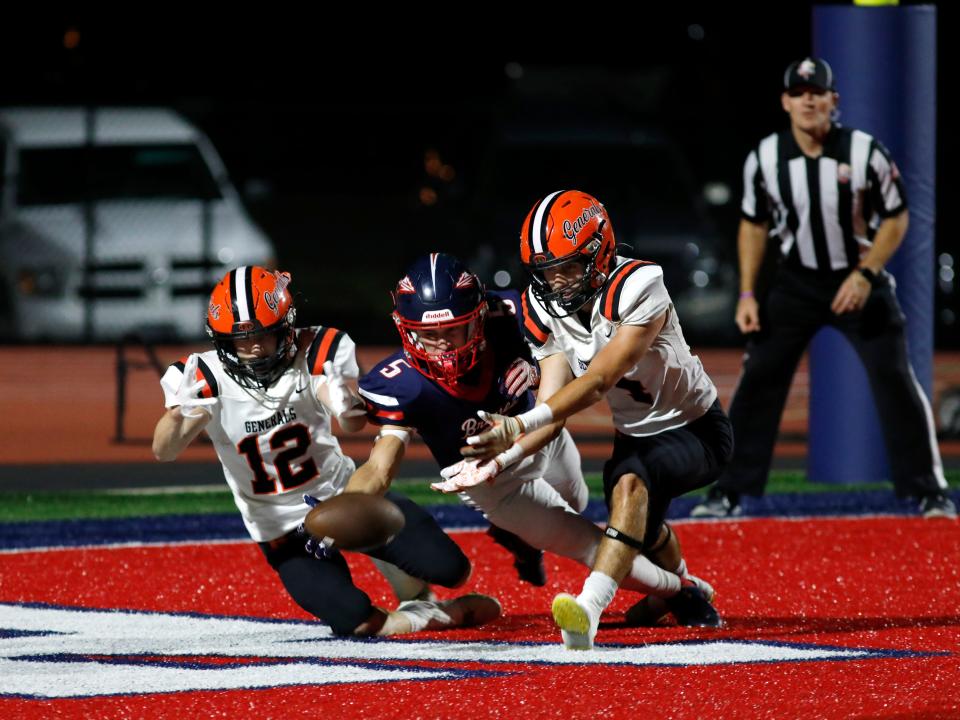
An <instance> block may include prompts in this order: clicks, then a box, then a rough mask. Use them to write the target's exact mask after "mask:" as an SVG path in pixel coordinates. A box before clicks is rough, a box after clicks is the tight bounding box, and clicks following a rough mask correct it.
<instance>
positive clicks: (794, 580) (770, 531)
mask: <svg viewBox="0 0 960 720" xmlns="http://www.w3.org/2000/svg"><path fill="white" fill-rule="evenodd" d="M677 530H678V534H679V536H680V538H681V541H682V542H683V546H684V550H685V553H686V555H687V557H688V561H689V563H690V566H691V569H692V570H693V571H694V572H695V573H697V574H702V575H703V576H704V577H705V578H708V579H709V580H710V581H711V582H713V583H714V584H715V586H716V587H717V590H718V598H717V605H718V607H719V609H720V611H721V613H722V614H723V615H724V618H725V620H726V622H727V627H726V628H725V629H723V630H685V629H681V628H676V627H665V628H658V629H654V630H637V629H628V628H623V627H618V626H617V623H618V622H619V621H620V620H621V619H622V613H623V611H624V610H625V609H626V608H627V607H629V605H630V603H631V602H632V601H633V599H634V598H635V596H631V595H630V594H628V593H621V594H620V595H619V596H618V598H617V600H616V601H615V602H614V604H613V606H611V608H610V611H609V612H608V614H607V615H606V616H605V617H604V624H603V625H602V626H601V629H600V633H599V635H598V637H597V640H598V642H600V643H628V644H638V643H641V644H642V643H664V642H678V641H684V640H703V639H719V638H733V639H740V640H767V641H783V642H789V643H798V644H811V645H830V646H842V647H869V648H875V649H876V648H886V649H892V650H900V651H912V652H919V653H931V652H934V653H948V654H946V655H940V654H938V655H934V656H926V657H909V658H884V659H869V660H862V661H860V660H858V661H843V662H805V663H804V662H801V663H771V664H753V665H748V664H738V665H718V666H708V667H633V666H622V665H611V666H595V665H590V666H588V665H581V666H571V667H562V666H549V665H548V666H544V665H523V664H516V665H508V666H498V667H496V668H495V669H496V670H497V671H500V672H506V673H508V674H505V675H502V676H499V677H493V678H477V679H460V680H451V681H428V682H422V681H421V682H406V681H405V682H395V683H381V684H377V685H369V684H368V685H334V686H308V687H295V688H290V687H285V688H276V689H266V690H234V691H219V692H192V693H177V694H170V695H145V696H122V697H112V698H90V699H81V700H47V701H38V700H23V699H12V698H8V699H0V716H2V717H5V718H14V717H58V716H63V717H201V716H204V717H256V716H263V717H267V716H269V717H299V716H304V715H308V714H309V715H310V716H313V717H346V716H353V717H363V718H379V717H385V718H387V717H397V718H412V717H427V718H447V717H449V718H462V717H466V716H469V717H510V718H522V717H558V718H568V719H569V718H577V717H591V718H592V717H597V716H599V715H601V714H603V715H605V716H606V717H610V718H620V717H624V718H626V717H635V716H637V715H638V714H640V713H644V714H648V715H651V716H653V717H675V718H687V717H690V718H702V717H714V718H739V717H743V718H761V717H762V718H767V717H770V718H773V717H777V718H779V717H785V718H788V717H824V718H849V717H891V718H892V717H897V718H902V717H930V718H933V717H936V718H941V717H952V716H958V717H960V700H958V698H957V690H958V688H960V662H958V658H957V652H958V650H960V633H958V630H960V610H958V607H957V601H956V598H957V597H958V596H960V571H958V569H957V567H956V566H955V561H956V558H957V548H958V547H960V524H958V523H956V522H949V521H923V520H919V519H916V520H915V519H903V518H890V519H850V520H806V521H783V520H779V521H778V520H753V521H745V522H737V523H699V524H686V525H681V526H679V527H678V528H677ZM456 538H457V540H458V542H460V544H461V545H462V546H463V547H464V548H465V549H466V550H467V552H468V553H469V554H470V556H471V558H473V560H474V562H475V573H474V578H473V581H472V583H471V587H470V588H469V589H472V590H477V591H480V592H486V593H490V594H493V595H496V596H498V597H499V598H500V600H501V601H502V603H503V606H504V612H505V617H504V618H502V619H501V620H500V621H498V622H497V623H495V624H494V625H492V626H489V627H487V628H481V629H478V630H471V631H466V630H464V631H457V632H454V633H444V634H443V637H447V638H451V637H455V638H457V639H461V640H466V639H474V638H476V639H481V638H482V639H493V640H503V641H518V640H526V641H533V642H552V641H558V639H559V638H558V637H557V633H556V631H555V629H554V628H553V625H552V623H551V621H550V618H549V603H550V600H551V599H552V597H553V595H554V594H555V593H557V592H559V591H573V592H576V591H578V590H579V587H580V584H581V582H582V579H583V577H584V576H585V574H586V570H585V569H582V568H580V567H579V566H576V565H575V564H574V563H572V562H569V561H566V560H562V559H559V558H555V557H549V558H548V566H549V574H550V582H549V583H548V584H547V586H546V587H545V588H533V587H531V586H529V585H521V584H519V583H518V582H517V581H516V579H515V575H514V571H513V568H512V567H511V565H510V563H509V558H508V557H507V556H506V553H505V552H504V551H502V550H501V549H500V548H499V547H497V546H495V545H494V544H493V543H492V541H490V540H489V538H487V537H486V536H485V535H482V534H480V533H461V534H457V535H456ZM350 561H351V565H352V566H353V567H354V569H355V575H356V577H357V578H358V579H359V581H360V582H361V584H362V585H363V586H364V587H366V588H367V589H368V590H369V591H370V592H371V595H372V596H373V597H374V600H375V601H379V602H388V599H387V587H386V584H385V583H384V582H383V581H380V580H378V579H376V576H374V574H373V572H372V565H371V564H370V563H369V562H368V561H367V559H366V558H364V557H362V556H350ZM444 594H446V595H449V594H450V593H444ZM0 601H4V602H42V603H52V604H62V605H70V606H83V607H94V608H125V609H139V610H157V611H175V612H199V613H210V614H228V615H234V616H235V615H248V616H252V617H273V618H305V617H306V616H305V615H304V614H303V613H302V611H300V610H299V609H298V608H296V607H295V606H294V605H293V603H292V602H291V601H289V600H288V599H287V597H286V595H285V594H284V592H283V590H282V588H281V586H280V584H279V582H278V581H277V580H276V578H275V577H274V576H273V574H272V572H271V571H270V570H269V568H268V567H267V565H266V563H265V562H264V561H263V559H262V556H261V555H260V553H259V551H258V550H257V549H256V547H255V546H253V545H252V544H238V545H227V546H224V545H189V546H175V547H165V548H153V547H151V548H133V549H115V550H110V549H101V550H63V551H57V552H42V553H38V552H27V553H17V554H6V555H0ZM422 637H441V635H429V634H424V635H423V636H422ZM208 662H215V661H208ZM401 664H402V663H401ZM418 664H419V665H421V666H422V665H423V664H424V663H418ZM464 667H472V668H476V667H477V666H476V665H464ZM486 667H487V668H488V669H489V668H490V666H486Z"/></svg>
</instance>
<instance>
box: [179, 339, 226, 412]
mask: <svg viewBox="0 0 960 720" xmlns="http://www.w3.org/2000/svg"><path fill="white" fill-rule="evenodd" d="M198 361H199V356H198V355H197V354H196V353H191V354H190V356H189V357H188V358H187V362H186V363H184V366H183V379H182V380H181V381H180V387H178V388H177V394H176V395H175V399H176V401H177V404H178V405H179V406H180V415H182V416H183V417H185V418H198V417H200V416H202V415H204V414H206V415H208V416H212V415H213V410H212V407H211V406H212V405H216V404H217V402H218V400H217V398H215V397H203V396H202V395H201V392H202V391H203V388H205V387H206V386H207V381H206V380H197V364H198Z"/></svg>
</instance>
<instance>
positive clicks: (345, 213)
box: [0, 3, 957, 341]
mask: <svg viewBox="0 0 960 720" xmlns="http://www.w3.org/2000/svg"><path fill="white" fill-rule="evenodd" d="M584 8H585V9H580V10H577V11H576V12H578V13H579V14H574V12H575V11H574V10H570V9H567V10H560V9H557V10H551V11H550V12H545V13H544V15H545V16H544V17H530V16H523V15H518V14H517V13H516V12H509V11H507V10H506V9H495V8H492V7H488V6H477V7H469V8H467V12H468V13H469V14H474V13H476V14H477V16H476V17H471V18H470V21H469V22H468V23H467V24H466V25H464V24H463V23H452V22H449V21H447V19H446V18H444V17H442V16H440V15H428V14H426V9H425V8H423V9H419V8H418V10H419V13H418V14H414V13H413V12H412V11H409V10H408V11H405V12H400V11H398V10H389V11H386V12H384V11H380V10H376V11H375V10H373V9H372V6H369V7H368V6H365V7H363V8H359V9H358V10H356V11H347V10H343V9H342V8H340V9H335V10H330V9H329V7H328V6H327V5H321V6H318V9H319V18H318V19H312V16H313V15H314V14H316V13H310V18H311V19H308V15H307V14H306V13H302V12H301V11H294V10H290V11H289V12H286V13H284V12H280V11H276V10H269V9H264V8H257V11H256V12H255V13H249V14H244V13H237V12H231V13H230V14H229V16H225V17H223V18H216V19H215V18H211V17H206V16H205V17H202V18H199V17H192V16H190V15H189V14H187V13H186V10H185V9H184V8H182V7H181V8H179V9H174V8H168V7H166V6H164V7H163V8H160V7H159V6H158V7H157V8H156V9H154V10H152V12H154V13H155V15H156V17H150V15H149V12H151V11H150V10H142V9H141V10H139V11H138V13H137V14H136V15H134V14H133V13H126V14H108V13H103V12H99V11H98V12H90V11H75V12H73V13H66V14H58V13H56V12H51V13H49V14H47V15H44V16H43V17H37V16H36V15H33V16H31V17H23V18H16V19H15V20H11V19H9V18H8V20H7V21H5V22H4V23H3V25H2V28H0V105H13V104H107V105H122V104H134V105H165V106H170V107H173V108H174V109H176V110H178V111H179V112H181V113H183V114H184V115H186V116H187V117H188V118H190V119H191V120H192V121H193V122H195V123H196V124H197V125H199V126H200V127H201V128H202V129H203V130H204V131H205V132H206V133H207V134H208V135H209V136H210V138H211V139H212V141H213V143H214V145H215V146H216V147H217V149H218V150H219V152H220V154H221V155H222V156H223V159H224V161H225V163H226V165H227V167H228V168H229V170H230V173H231V176H232V178H233V180H234V182H235V184H236V185H237V187H238V189H239V190H240V191H241V193H242V194H243V196H244V198H245V201H246V204H247V207H248V209H249V210H250V211H251V213H252V214H253V216H254V218H255V219H256V220H257V222H258V223H259V224H260V225H261V226H262V227H263V228H264V230H265V231H266V232H267V233H268V234H269V235H270V236H271V238H272V239H273V240H274V242H275V243H276V245H277V248H278V256H279V260H280V263H281V265H282V266H284V267H286V268H288V269H290V270H292V271H293V273H294V278H295V283H296V284H297V285H298V286H299V289H300V291H301V292H303V293H304V295H305V296H307V297H309V299H310V302H309V303H308V304H307V307H306V318H307V319H308V320H316V318H311V317H310V315H311V313H318V314H323V315H324V319H325V321H327V322H333V321H337V322H342V323H344V324H348V323H359V321H361V320H363V321H367V320H369V319H370V318H374V319H375V320H374V322H372V323H369V322H368V323H367V326H368V328H369V329H368V330H366V331H363V330H361V331H359V332H356V333H355V334H356V335H358V336H359V338H358V339H360V340H361V341H370V340H389V339H390V335H389V333H392V332H393V331H392V329H390V327H389V326H388V325H387V323H386V322H383V321H382V320H381V319H379V318H383V317H384V315H385V314H386V313H387V312H388V310H389V298H388V296H387V290H388V289H389V288H390V285H391V284H392V283H393V282H395V279H396V277H397V276H398V275H399V273H400V272H401V271H402V269H403V266H404V264H405V263H406V262H407V261H408V260H409V259H410V258H411V257H412V256H414V255H416V254H418V253H421V252H424V251H427V250H432V249H450V250H452V251H454V252H457V253H459V254H461V255H463V256H464V257H465V258H467V259H473V258H474V257H475V256H476V253H477V247H478V246H479V245H486V244H488V245H489V246H490V247H491V248H493V250H494V251H495V252H496V253H497V254H498V255H499V254H501V253H502V254H503V255H504V257H505V256H507V255H510V254H514V253H515V252H516V248H515V244H516V243H515V237H516V235H515V233H516V230H518V229H519V224H520V222H521V221H522V219H523V218H522V215H523V212H524V211H523V210H517V209H516V208H519V207H521V206H520V205H519V204H518V205H517V206H516V208H514V207H511V208H509V209H508V211H509V213H508V214H509V215H519V216H518V217H516V223H515V224H516V230H509V231H508V230H501V229H500V227H499V226H496V224H495V223H492V221H491V224H490V225H489V227H488V225H487V221H488V220H489V218H488V217H487V215H489V214H490V212H489V208H490V207H491V202H492V201H491V197H493V196H495V195H496V194H497V181H496V179H495V177H496V176H491V174H490V171H489V165H490V158H491V157H496V148H497V147H498V145H497V143H498V142H500V141H501V139H502V138H503V137H504V134H505V133H506V132H508V131H509V130H510V129H511V128H515V127H517V124H518V123H519V124H522V125H523V126H524V127H530V126H537V127H541V128H551V127H554V126H558V124H559V125H562V126H564V127H567V128H569V127H578V128H580V127H583V128H586V127H593V126H595V125H596V126H611V127H616V128H621V127H623V126H630V127H635V128H643V129H644V130H648V129H649V130H650V131H651V132H655V133H657V134H658V136H659V135H662V136H663V137H665V138H667V139H668V140H669V142H670V143H671V144H672V145H673V146H676V147H677V148H678V149H679V152H680V153H681V154H682V157H683V164H684V166H685V171H688V173H689V180H690V182H689V185H690V188H693V189H694V192H696V191H698V190H699V189H701V188H702V186H703V185H704V184H705V183H708V182H716V181H719V182H723V183H726V184H727V185H728V186H730V187H731V189H732V193H733V199H732V202H731V203H730V204H728V205H727V206H718V207H711V208H709V209H708V211H707V219H708V221H709V223H710V224H711V228H712V230H713V231H714V232H715V233H716V235H717V237H721V238H723V239H724V240H723V242H724V243H725V244H726V251H727V252H726V254H727V258H728V259H729V258H730V257H732V255H731V254H730V253H731V251H732V248H733V245H734V234H735V229H736V222H737V214H736V205H737V199H738V193H739V182H740V181H739V177H740V171H741V166H742V162H743V158H744V157H745V154H746V152H747V151H748V149H749V148H750V146H751V144H753V143H755V142H756V141H757V140H759V138H760V137H762V136H763V135H765V134H767V133H769V132H770V131H772V130H773V129H775V128H777V127H780V126H781V125H782V124H783V122H784V117H783V113H782V111H781V110H780V107H779V93H780V80H781V76H782V72H783V69H784V67H785V66H786V65H787V64H788V63H789V62H790V61H792V60H794V59H796V58H798V57H801V56H803V55H806V54H807V53H808V52H809V51H810V45H811V43H810V26H811V21H810V18H811V7H810V5H808V4H805V3H765V4H763V5H762V6H761V9H757V8H755V7H752V6H748V5H744V6H737V5H736V4H730V3H728V4H726V5H723V6H720V5H710V6H707V8H706V9H703V8H701V9H695V8H682V9H679V10H674V11H668V12H666V11H665V12H662V13H657V14H650V11H649V9H647V7H646V4H643V5H638V8H640V10H639V17H634V16H635V15H637V14H638V13H636V12H634V13H631V16H630V18H629V19H628V18H627V16H626V15H625V14H624V13H622V12H619V11H606V10H603V9H602V8H601V7H600V6H597V5H590V6H584ZM539 9H540V10H541V11H543V10H544V8H539ZM938 12H939V27H940V35H941V37H940V48H941V56H940V58H939V67H940V82H941V87H942V86H943V83H944V82H945V81H949V80H950V79H951V78H949V77H945V76H947V73H946V72H945V71H944V70H943V69H944V68H945V67H948V66H949V59H948V58H947V57H945V55H946V53H948V52H952V47H950V46H951V45H954V44H955V43H952V42H951V41H950V38H949V36H948V34H947V33H946V32H945V31H944V28H946V27H950V25H951V22H952V18H953V17H955V15H956V12H955V11H954V10H952V9H951V8H950V7H942V8H940V9H939V11H938ZM840 91H841V107H842V92H843V87H842V78H841V79H840ZM942 97H943V91H942V90H941V100H940V104H941V107H942V106H943V99H942ZM939 127H940V128H941V132H940V134H939V152H938V158H939V163H940V165H941V170H940V173H939V174H940V177H941V181H940V182H939V184H938V196H939V200H940V204H941V207H945V205H944V200H945V199H946V200H947V201H949V200H950V198H951V197H952V195H954V194H955V191H956V185H957V183H956V182H955V181H950V180H949V179H948V178H945V176H944V172H943V170H942V167H943V165H944V164H946V163H948V162H949V159H950V158H951V157H955V156H956V155H957V147H956V141H955V139H954V137H953V136H952V135H949V136H948V134H947V133H946V132H944V131H943V129H944V128H946V127H948V124H947V122H946V118H944V117H942V113H941V118H940V120H939ZM428 153H432V155H428ZM428 157H430V158H433V159H434V161H436V162H439V163H440V165H441V166H449V167H450V168H452V169H453V171H454V173H453V176H452V179H447V180H440V179H438V178H437V176H436V174H435V173H434V174H431V172H430V171H429V168H428V163H427V162H426V159H427V158H428ZM491 177H494V179H493V180H491ZM552 189H555V188H552V187H547V188H531V189H530V197H529V199H528V200H526V201H524V202H525V204H526V205H529V204H532V202H533V200H535V199H536V197H537V196H538V195H542V194H543V193H545V192H548V191H550V190H552ZM584 189H588V190H589V188H584ZM424 193H427V194H426V195H424ZM425 197H426V198H427V200H428V201H429V204H427V203H425V201H424V198H425ZM611 210H612V211H613V213H614V218H615V219H616V209H615V208H611ZM498 212H499V211H498ZM509 222H512V221H509ZM939 226H940V228H941V233H940V235H941V236H943V235H944V233H945V227H946V226H945V225H944V217H943V211H941V213H940V218H939ZM504 227H507V225H504ZM615 227H616V222H615ZM946 245H947V243H946V242H945V240H943V239H941V240H940V242H939V243H938V246H940V247H944V246H946ZM345 268H346V269H347V270H349V272H344V269H345ZM330 313H333V314H334V317H333V318H332V320H330V319H328V317H327V316H328V315H329V314H330Z"/></svg>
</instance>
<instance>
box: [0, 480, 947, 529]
mask: <svg viewBox="0 0 960 720" xmlns="http://www.w3.org/2000/svg"><path fill="white" fill-rule="evenodd" d="M947 480H948V481H949V483H950V485H951V487H960V470H953V471H948V472H947ZM432 481H433V478H427V479H425V478H418V479H404V480H398V481H397V482H395V483H394V489H395V490H396V491H398V492H400V493H403V494H404V495H406V496H407V497H409V498H411V499H412V500H414V501H415V502H417V503H419V504H421V505H443V504H458V503H459V502H460V500H459V498H457V497H456V496H455V495H442V494H440V493H437V492H434V491H433V490H431V489H430V482H432ZM587 485H588V487H589V488H590V497H591V498H593V499H602V497H603V489H602V482H601V478H600V475H599V474H597V473H593V474H589V475H587ZM883 489H890V485H889V484H887V483H861V484H849V485H848V484H844V485H839V484H838V485H834V484H824V483H810V482H807V480H806V478H805V476H804V474H803V473H802V472H791V471H777V472H774V473H772V474H771V476H770V483H769V484H768V486H767V493H768V494H777V493H829V492H862V491H868V490H883ZM235 512H237V508H236V506H235V505H234V503H233V496H232V495H231V494H230V491H229V490H228V489H227V487H226V486H224V487H223V489H222V490H208V489H201V490H198V491H187V490H183V491H176V492H170V491H168V490H165V489H162V488H161V489H157V490H154V491H150V490H139V489H138V490H110V491H102V490H101V491H60V492H35V493H25V492H8V493H0V522H25V521H31V520H71V519H89V518H123V517H148V516H151V515H197V514H208V513H235Z"/></svg>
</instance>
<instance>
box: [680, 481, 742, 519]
mask: <svg viewBox="0 0 960 720" xmlns="http://www.w3.org/2000/svg"><path fill="white" fill-rule="evenodd" d="M742 514H743V510H742V508H741V507H740V501H739V500H737V499H736V498H734V497H732V496H731V495H728V494H727V493H724V492H723V491H721V490H717V489H716V488H714V489H713V490H711V491H710V493H709V494H708V495H707V497H706V499H705V500H704V501H703V502H702V503H700V504H699V505H697V506H695V507H694V508H693V510H691V511H690V517H695V518H727V517H739V516H740V515H742Z"/></svg>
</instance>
